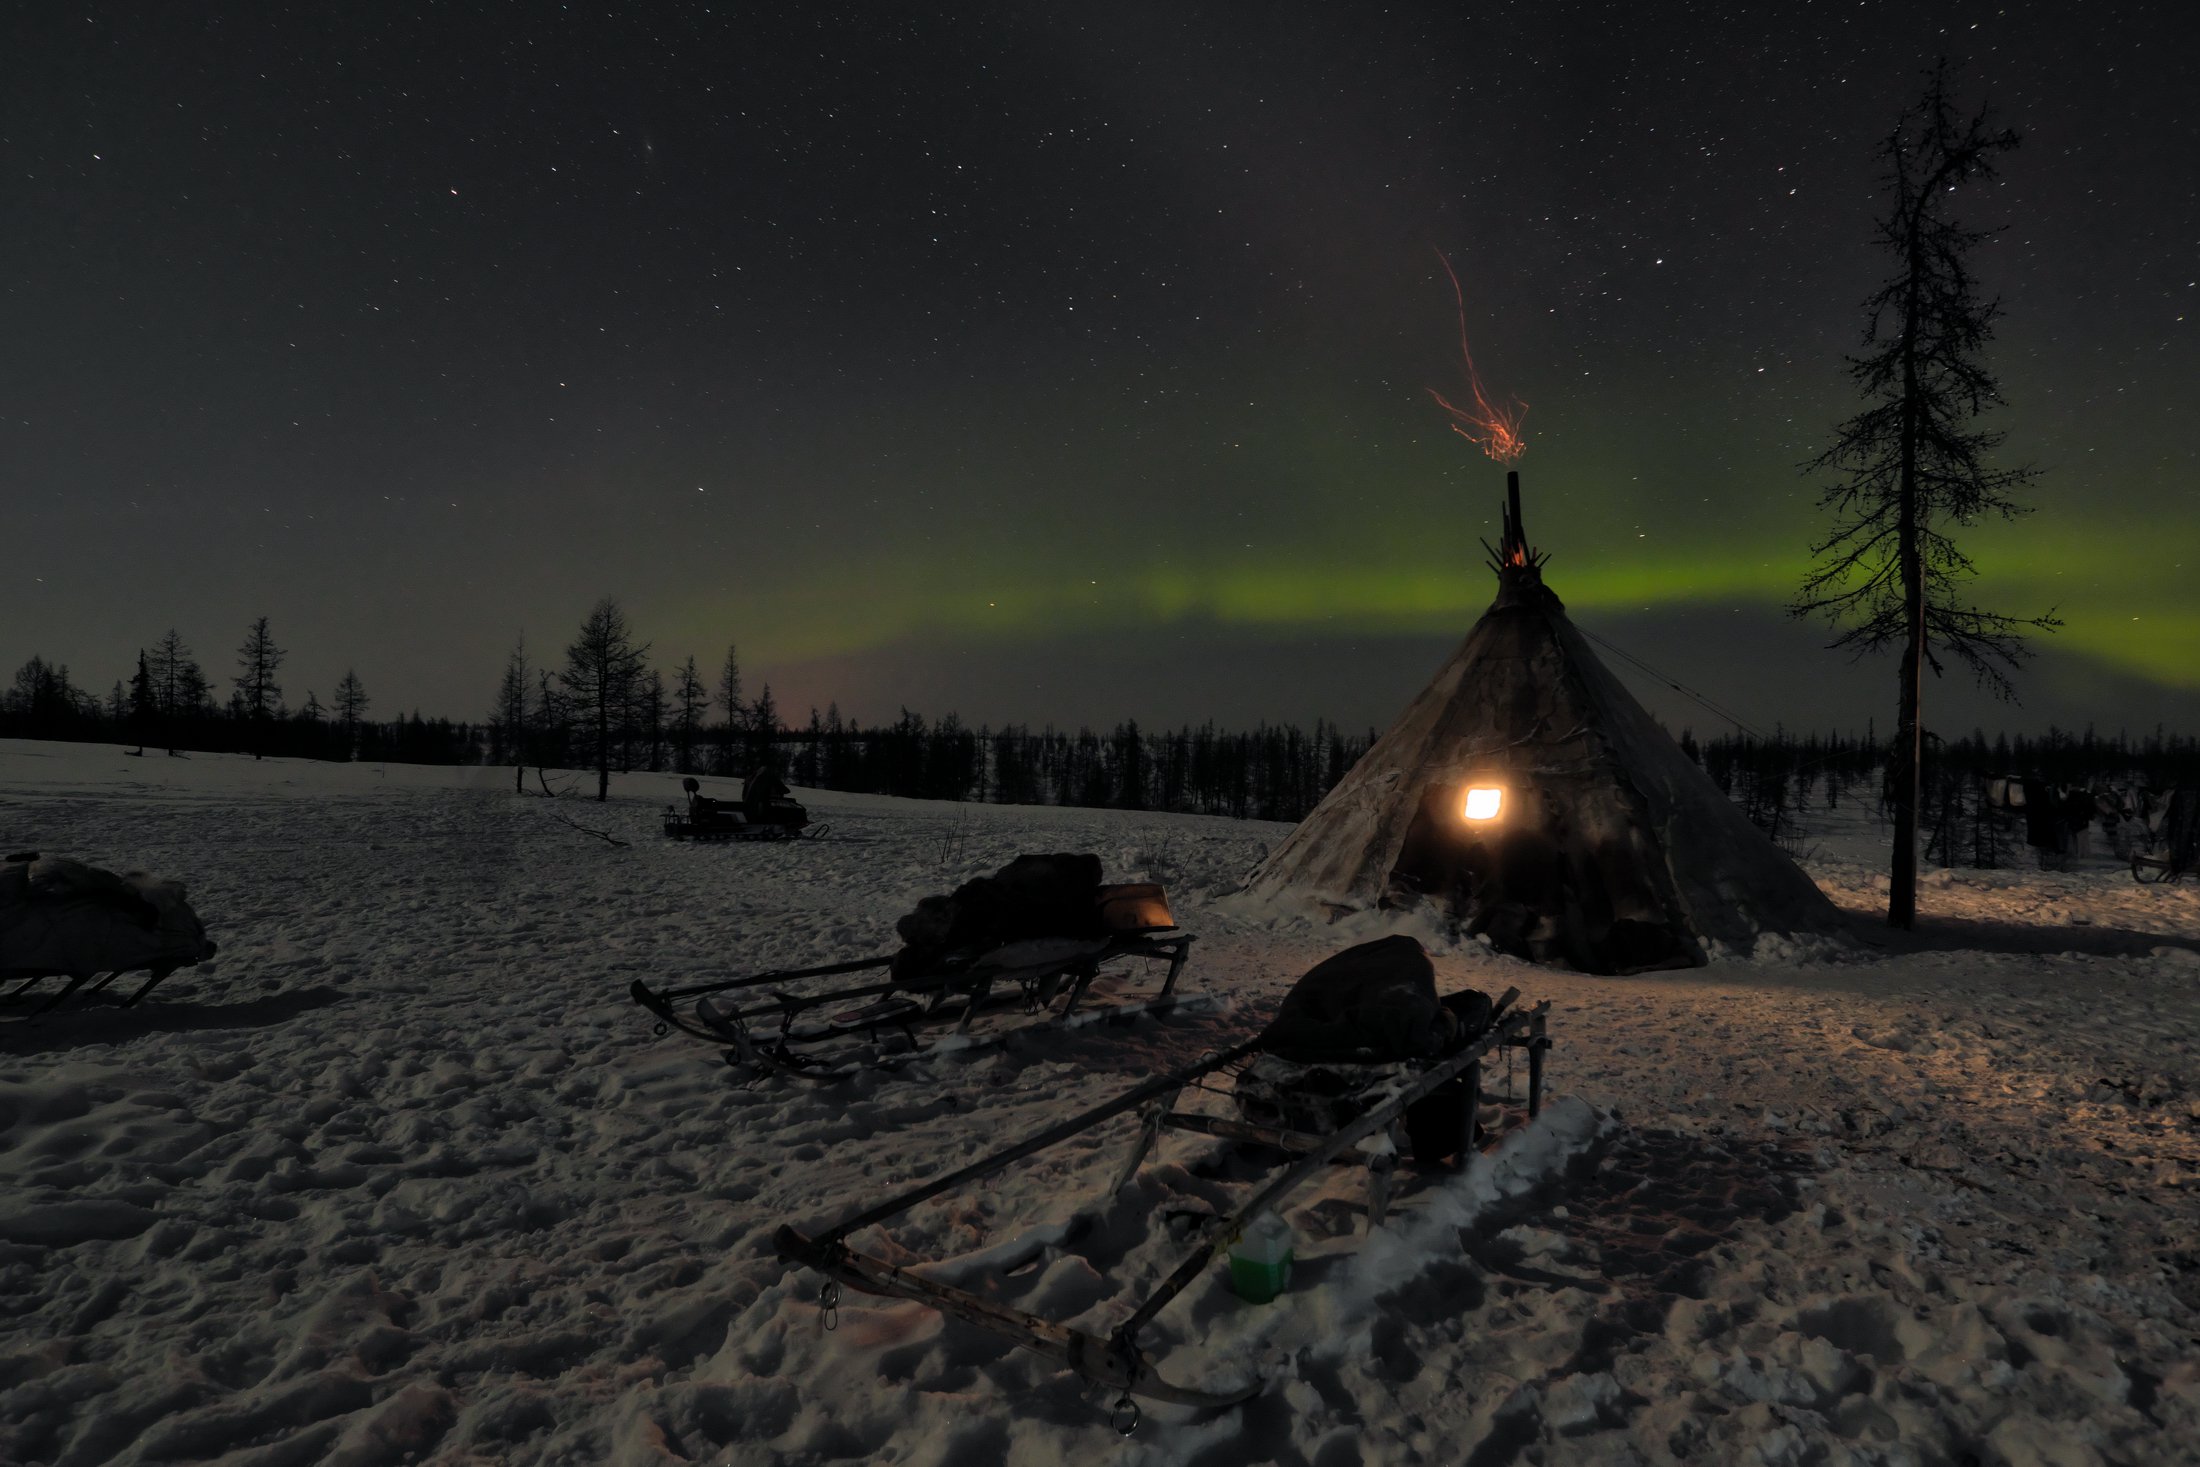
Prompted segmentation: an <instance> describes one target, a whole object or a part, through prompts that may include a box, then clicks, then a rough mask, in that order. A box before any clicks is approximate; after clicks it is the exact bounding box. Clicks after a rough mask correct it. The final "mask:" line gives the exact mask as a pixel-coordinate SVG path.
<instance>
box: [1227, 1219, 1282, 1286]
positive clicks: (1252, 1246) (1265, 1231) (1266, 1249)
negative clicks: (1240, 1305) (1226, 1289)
mask: <svg viewBox="0 0 2200 1467" xmlns="http://www.w3.org/2000/svg"><path fill="white" fill-rule="evenodd" d="M1291 1259H1292V1253H1291V1225H1290V1224H1289V1223H1287V1222H1285V1221H1284V1220H1283V1219H1282V1218H1280V1217H1278V1216H1276V1215H1275V1214H1274V1213H1272V1212H1264V1213H1262V1214H1261V1215H1260V1216H1259V1217H1256V1218H1254V1219H1253V1220H1252V1221H1251V1222H1249V1223H1247V1224H1246V1225H1245V1231H1244V1232H1243V1233H1241V1234H1240V1235H1239V1236H1238V1240H1237V1242H1236V1243H1235V1244H1233V1245H1232V1246H1231V1248H1230V1287H1231V1288H1232V1289H1234V1290H1236V1291H1237V1296H1238V1297H1239V1298H1240V1299H1243V1300H1244V1301H1245V1302H1246V1303H1248V1304H1266V1303H1267V1302H1268V1301H1269V1300H1271V1299H1273V1298H1275V1297H1276V1295H1278V1294H1280V1293H1282V1292H1283V1291H1284V1290H1285V1289H1288V1288H1289V1287H1291Z"/></svg>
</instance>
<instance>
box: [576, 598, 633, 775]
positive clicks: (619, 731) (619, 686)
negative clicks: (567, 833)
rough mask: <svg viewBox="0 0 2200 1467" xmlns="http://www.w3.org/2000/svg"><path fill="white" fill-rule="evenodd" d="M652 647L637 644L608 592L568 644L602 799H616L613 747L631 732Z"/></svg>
mask: <svg viewBox="0 0 2200 1467" xmlns="http://www.w3.org/2000/svg"><path fill="white" fill-rule="evenodd" d="M648 652H649V648H648V647H647V646H646V645H644V646H640V647H637V646H635V645H634V629H633V628H632V627H631V626H629V625H628V624H627V620H626V613H625V612H624V611H622V610H620V609H619V603H618V602H616V601H614V600H612V599H611V598H610V597H609V596H606V597H604V599H603V600H601V601H599V602H597V603H596V605H595V609H594V610H592V611H590V612H589V613H588V620H586V621H584V622H582V623H581V634H580V636H579V637H578V638H576V639H575V640H574V642H573V644H572V645H571V646H569V647H567V648H566V649H565V671H564V672H562V673H560V674H559V675H558V680H559V681H560V682H562V683H564V684H565V692H566V696H567V697H568V698H569V699H570V700H571V706H572V711H573V717H574V719H575V720H576V721H577V722H578V723H579V724H580V725H581V727H582V729H583V730H585V732H586V735H587V737H588V739H589V742H590V749H591V752H592V754H593V755H594V758H595V764H596V798H597V799H598V800H608V799H610V798H611V757H612V751H613V749H614V748H615V747H616V746H617V744H618V742H619V741H620V739H621V738H622V737H623V735H624V734H625V733H626V729H625V727H624V725H625V723H626V722H627V719H628V710H629V709H631V708H632V707H633V705H634V702H635V689H636V687H637V685H638V684H639V683H640V681H641V676H642V660H643V658H644V657H646V656H647V655H648Z"/></svg>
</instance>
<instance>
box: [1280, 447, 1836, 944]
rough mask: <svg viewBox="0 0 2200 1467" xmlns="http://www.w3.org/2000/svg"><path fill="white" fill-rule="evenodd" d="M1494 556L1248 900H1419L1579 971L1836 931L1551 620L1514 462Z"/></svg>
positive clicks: (1576, 635)
mask: <svg viewBox="0 0 2200 1467" xmlns="http://www.w3.org/2000/svg"><path fill="white" fill-rule="evenodd" d="M1493 553H1494V556H1495V559H1496V561H1497V570H1498V591H1497V599H1496V601H1495V602H1493V603H1492V604H1491V606H1490V609H1489V611H1488V612H1487V613H1486V614H1484V616H1483V617H1482V620H1481V621H1480V622H1479V623H1477V624H1476V625H1475V628H1474V630H1473V631H1471V632H1469V633H1468V634H1467V639H1466V640H1465V641H1464V642H1463V643H1461V644H1460V647H1459V650H1458V651H1457V652H1456V653H1454V654H1453V655H1452V658H1451V660H1450V661H1449V662H1447V663H1445V664H1444V666H1443V668H1442V670H1441V671H1439V672H1438V673H1437V674H1436V678H1435V680H1434V681H1433V682H1431V683H1430V684H1429V686H1428V687H1427V689H1426V690H1424V691H1423V692H1422V693H1421V695H1420V696H1419V697H1418V698H1416V699H1415V700H1414V701H1413V703H1412V705H1411V706H1410V707H1408V708H1407V709H1406V711H1405V715H1404V716H1403V717H1402V718H1400V719H1399V720H1398V722H1397V723H1396V724H1395V725H1394V726H1393V727H1392V728H1391V730H1390V731H1389V732H1388V733H1386V734H1385V735H1383V737H1382V738H1381V739H1379V740H1378V741H1377V742H1376V743H1375V745H1374V747H1373V748H1371V749H1370V750H1368V752H1367V754H1366V755H1365V756H1364V757H1363V758H1362V759H1361V760H1360V762H1359V763H1358V764H1356V765H1354V766H1353V768H1352V771H1351V772H1350V773H1349V774H1347V775H1346V776H1345V778H1344V779H1343V780H1342V781H1341V782H1340V783H1339V784H1338V785H1337V787H1336V788H1335V789H1333V790H1331V791H1330V792H1329V794H1328V796H1327V797H1326V798H1325V799H1323V800H1322V802H1321V803H1320V804H1319V805H1317V806H1315V808H1314V810H1313V812H1312V813H1310V814H1309V815H1308V816H1307V817H1306V819H1305V820H1303V821H1302V822H1300V824H1299V827H1298V828H1297V829H1296V830H1294V831H1293V832H1292V833H1291V835H1290V837H1289V838H1288V839H1286V840H1285V841H1284V843H1283V844H1282V845H1281V846H1279V847H1277V848H1276V850H1275V851H1274V852H1273V853H1272V854H1271V855H1270V856H1269V857H1268V859H1267V860H1266V861H1264V862H1262V863H1261V865H1260V866H1259V867H1258V868H1257V869H1256V870H1255V871H1254V872H1253V874H1252V876H1251V878H1250V879H1249V881H1248V883H1247V892H1248V894H1249V895H1252V896H1256V897H1259V896H1270V897H1275V896H1286V895H1296V896H1300V897H1304V898H1311V899H1314V900H1316V901H1320V902H1322V903H1325V904H1327V905H1330V906H1332V907H1341V908H1345V909H1356V908H1366V907H1375V906H1408V907H1410V906H1418V905H1429V904H1433V905H1436V906H1438V907H1441V908H1445V909H1448V911H1449V912H1450V914H1451V915H1452V917H1453V918H1455V919H1456V920H1457V921H1458V922H1459V923H1460V925H1461V926H1463V927H1464V928H1465V929H1466V930H1468V931H1471V932H1477V933H1486V934H1487V935H1488V936H1489V938H1490V940H1491V941H1492V943H1493V944H1494V945H1495V946H1496V947H1498V948H1499V949H1500V950H1503V951H1506V952H1510V953H1513V954H1515V955H1517V956H1521V957H1526V958H1531V959H1534V960H1535V961H1537V962H1551V963H1564V964H1566V965H1567V966H1569V967H1572V968H1576V969H1578V970H1580V971H1582V972H1588V973H1627V972H1640V971H1644V970H1647V969H1654V968H1670V967H1684V966H1689V965H1693V964H1699V963H1702V962H1703V961H1705V946H1704V945H1705V943H1706V942H1719V943H1724V944H1727V945H1730V946H1736V947H1742V948H1747V947H1749V946H1750V945H1752V944H1753V943H1754V941H1755V939H1756V938H1757V936H1758V935H1759V934H1761V933H1766V932H1779V933H1802V932H1826V931H1831V930H1834V929H1835V928H1836V927H1837V926H1838V925H1839V918H1838V916H1837V914H1836V911H1835V909H1834V907H1833V905H1832V903H1830V902H1829V901H1827V899H1826V897H1825V895H1824V894H1823V893H1822V892H1820V891H1819V890H1818V888H1817V886H1816V885H1815V884H1814V883H1813V882H1812V881H1811V879H1810V878H1809V877H1808V876H1806V875H1804V874H1803V872H1802V870H1801V869H1800V868H1798V867H1797V866H1796V865H1795V863H1794V862H1793V861H1791V860H1789V859H1788V857H1787V856H1786V855H1785V854H1784V853H1782V852H1781V851H1780V849H1779V848H1778V847H1777V846H1775V845H1773V843H1772V842H1771V841H1770V840H1769V839H1767V838H1766V837H1765V835H1764V834H1763V832H1761V831H1759V830H1758V829H1757V828H1756V827H1755V826H1754V825H1752V824H1751V823H1750V822H1749V820H1748V818H1747V817H1745V816H1744V815H1743V814H1742V813H1741V812H1740V811H1739V810H1737V809H1736V808H1735V807H1734V806H1733V804H1732V803H1731V802H1730V801H1729V800H1728V799H1727V798H1726V796H1725V795H1723V794H1721V793H1720V792H1719V788H1718V786H1716V785H1714V784H1713V783H1712V782H1711V780H1710V778H1709V776H1707V775H1706V774H1705V773H1704V772H1703V771H1702V770H1701V769H1699V768H1698V767H1697V766H1696V764H1695V761H1693V760H1691V759H1690V758H1689V757H1688V756H1687V755H1686V754H1684V753H1682V752H1681V750H1680V748H1679V746H1678V745H1676V744H1675V743H1674V742H1673V740H1672V739H1671V738H1670V737H1668V736H1667V735H1666V733H1665V731H1664V730H1663V729H1661V728H1659V727H1658V725H1657V724H1656V722H1655V721H1653V720H1652V719H1651V717H1650V715H1649V714H1648V713H1647V712H1645V711H1644V709H1643V707H1642V705H1641V704H1640V703H1638V702H1636V701H1635V699H1634V698H1633V697H1632V696H1631V695H1630V694H1629V693H1628V692H1627V690H1626V689H1625V688H1624V687H1623V686H1621V684H1620V683H1619V681H1618V679H1616V678H1614V677H1613V676H1612V674H1611V673H1610V672H1609V671H1607V670H1606V669H1605V667H1604V665H1603V663H1601V662H1600V661H1598V660H1597V657H1596V654H1595V653H1594V652H1592V651H1591V650H1590V648H1589V644H1588V642H1587V641H1586V640H1585V639H1584V638H1583V637H1582V635H1581V633H1580V632H1579V631H1577V630H1576V629H1575V628H1574V626H1573V624H1572V622H1570V621H1569V620H1567V617H1566V609H1565V607H1564V606H1563V605H1562V604H1561V603H1560V601H1559V599H1558V597H1557V596H1556V595H1554V594H1553V593H1552V592H1551V590H1550V588H1549V587H1547V586H1545V585H1544V584H1543V574H1542V559H1543V558H1542V556H1541V555H1539V554H1537V553H1536V552H1534V551H1531V550H1530V549H1529V548H1528V547H1527V543H1526V540H1525V538H1524V537H1523V535H1522V533H1521V529H1520V509H1519V488H1518V476H1517V475H1513V476H1512V495H1511V502H1510V505H1509V507H1508V510H1507V513H1506V522H1505V534H1504V539H1503V541H1502V542H1501V543H1500V546H1499V547H1498V549H1497V550H1496V551H1495V552H1493ZM1470 788H1479V789H1485V790H1486V789H1496V790H1499V791H1501V796H1500V800H1499V811H1498V813H1497V815H1496V816H1495V818H1489V819H1482V820H1470V819H1468V818H1466V813H1465V812H1466V804H1467V802H1466V799H1465V796H1466V792H1467V790H1468V789H1470ZM1484 800H1485V801H1486V800H1487V797H1486V796H1485V797H1484Z"/></svg>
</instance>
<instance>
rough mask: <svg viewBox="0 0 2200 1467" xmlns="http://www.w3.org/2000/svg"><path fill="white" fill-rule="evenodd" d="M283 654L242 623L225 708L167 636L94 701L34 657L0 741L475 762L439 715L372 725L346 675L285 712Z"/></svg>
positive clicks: (474, 739) (256, 623) (0, 698)
mask: <svg viewBox="0 0 2200 1467" xmlns="http://www.w3.org/2000/svg"><path fill="white" fill-rule="evenodd" d="M287 655H288V654H287V653H286V652H285V651H284V649H283V648H281V647H278V646H277V645H276V644H275V637H274V633H273V632H272V630H271V629H270V628H269V625H268V619H267V618H266V617H264V616H262V617H257V618H255V619H254V620H253V623H252V625H251V628H250V629H249V630H248V631H247V632H246V634H245V640H244V643H243V645H241V646H240V647H238V649H237V660H236V667H237V671H236V673H235V675H234V676H232V677H231V678H230V680H229V682H230V691H229V696H228V698H227V699H226V700H224V699H219V698H217V696H216V686H217V685H216V683H215V680H214V679H213V678H211V677H209V676H208V675H207V672H206V669H205V668H204V667H202V666H201V665H200V663H199V661H198V658H197V655H196V654H195V653H193V652H192V650H191V648H190V647H189V646H188V645H187V644H186V643H185V642H184V640H183V637H182V635H181V634H180V633H179V632H177V631H176V630H175V629H174V628H170V629H169V630H168V632H167V633H166V634H165V635H163V636H162V637H160V638H159V639H158V640H157V641H155V642H153V643H151V644H150V645H148V646H146V647H142V648H140V649H139V650H138V654H137V663H136V666H135V667H134V668H133V669H132V670H131V672H130V675H129V677H128V678H127V679H122V678H117V679H115V681H114V683H113V684H112V686H110V687H109V689H108V690H107V691H106V692H105V693H101V692H100V691H98V690H97V689H96V688H94V687H91V686H89V685H85V684H80V683H78V682H77V681H76V680H75V679H74V678H73V677H71V675H70V673H69V669H68V666H67V664H65V663H59V662H49V661H47V660H46V659H45V658H44V657H42V656H38V655H36V654H34V655H33V656H32V657H31V659H30V660H29V661H28V662H25V663H24V664H23V665H22V666H21V667H19V668H17V669H16V671H15V676H14V678H13V680H12V681H11V682H10V684H9V686H8V687H7V688H6V689H5V690H4V691H0V737H8V738H30V739H79V740H102V739H104V740H112V741H114V742H118V743H128V744H135V745H137V748H136V749H134V750H132V751H131V752H133V753H143V752H145V751H146V750H148V749H156V750H159V751H161V752H162V753H165V754H175V755H180V754H184V753H187V752H190V751H193V750H199V751H205V752H212V753H225V754H250V755H252V756H253V757H254V758H256V759H257V758H265V757H267V756H269V755H274V756H276V757H278V758H293V759H339V760H341V759H370V760H395V761H397V762H400V763H420V764H462V763H471V762H474V761H476V760H478V759H479V758H480V752H479V751H480V742H481V739H480V730H479V729H478V728H477V727H475V726H474V725H471V724H466V723H453V722H452V721H451V720H449V719H447V718H434V719H431V718H423V717H421V715H420V714H419V712H418V711H417V710H416V711H415V712H413V713H412V714H411V715H410V716H409V717H405V718H397V719H391V720H387V721H384V722H380V723H377V722H374V721H372V720H370V719H369V718H368V717H367V713H368V710H369V709H370V708H371V707H372V703H371V701H370V699H369V698H368V696H367V688H366V684H365V683H363V682H361V681H360V680H359V675H358V673H356V672H354V671H352V670H351V669H349V668H347V669H345V671H344V675H343V677H342V678H341V679H339V680H338V681H337V684H336V687H335V689H334V691H333V693H332V694H331V698H330V701H329V702H328V703H326V704H324V703H322V701H321V699H320V695H319V694H318V693H317V692H315V691H313V690H311V689H308V690H307V692H306V695H305V700H304V701H303V702H302V703H300V704H299V705H298V706H297V707H295V708H293V707H291V706H290V705H289V704H287V703H286V702H285V701H284V699H283V687H282V684H281V683H280V682H279V681H277V674H278V673H279V672H280V670H281V668H282V665H283V659H284V657H285V656H287Z"/></svg>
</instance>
